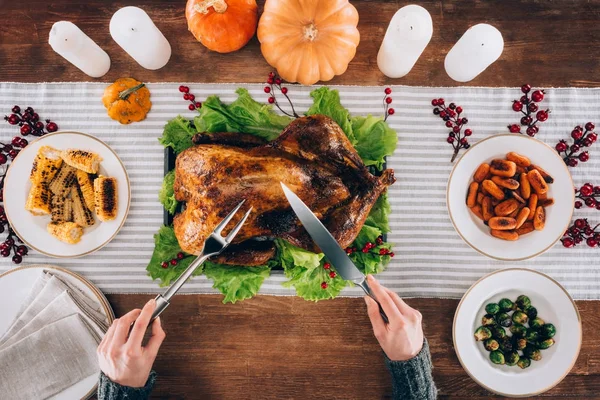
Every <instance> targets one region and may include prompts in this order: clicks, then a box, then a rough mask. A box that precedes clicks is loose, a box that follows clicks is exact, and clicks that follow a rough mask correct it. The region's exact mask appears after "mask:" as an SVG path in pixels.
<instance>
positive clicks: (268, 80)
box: [267, 78, 275, 85]
mask: <svg viewBox="0 0 600 400" xmlns="http://www.w3.org/2000/svg"><path fill="white" fill-rule="evenodd" d="M273 82H275V80H274V79H273V78H269V79H267V83H268V84H269V85H272V84H273Z"/></svg>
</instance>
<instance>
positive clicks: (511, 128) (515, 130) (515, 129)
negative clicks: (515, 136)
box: [508, 124, 521, 133]
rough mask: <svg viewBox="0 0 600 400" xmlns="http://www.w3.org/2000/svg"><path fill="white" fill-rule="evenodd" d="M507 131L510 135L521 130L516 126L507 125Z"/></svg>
mask: <svg viewBox="0 0 600 400" xmlns="http://www.w3.org/2000/svg"><path fill="white" fill-rule="evenodd" d="M508 129H509V130H510V133H519V132H521V128H520V127H519V125H517V124H512V125H509V126H508Z"/></svg>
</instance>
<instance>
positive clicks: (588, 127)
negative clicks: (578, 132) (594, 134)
mask: <svg viewBox="0 0 600 400" xmlns="http://www.w3.org/2000/svg"><path fill="white" fill-rule="evenodd" d="M595 127H596V126H595V125H594V123H593V122H588V123H587V124H585V130H586V131H593V130H594V128H595Z"/></svg>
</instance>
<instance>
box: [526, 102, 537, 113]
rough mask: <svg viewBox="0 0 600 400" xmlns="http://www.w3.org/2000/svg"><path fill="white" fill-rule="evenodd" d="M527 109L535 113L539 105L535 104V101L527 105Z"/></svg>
mask: <svg viewBox="0 0 600 400" xmlns="http://www.w3.org/2000/svg"><path fill="white" fill-rule="evenodd" d="M527 110H529V112H532V113H534V112H536V111H537V110H538V105H537V104H535V103H529V104H528V105H527Z"/></svg>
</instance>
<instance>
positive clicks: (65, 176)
mask: <svg viewBox="0 0 600 400" xmlns="http://www.w3.org/2000/svg"><path fill="white" fill-rule="evenodd" d="M76 179H77V176H76V171H75V168H73V167H71V166H70V165H67V164H63V165H62V167H60V170H59V171H58V173H57V174H56V176H55V177H54V179H53V180H52V182H50V185H49V188H50V191H51V192H52V193H54V194H55V195H56V196H60V197H67V195H68V194H69V192H70V190H71V186H73V184H74V183H75V180H76Z"/></svg>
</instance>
